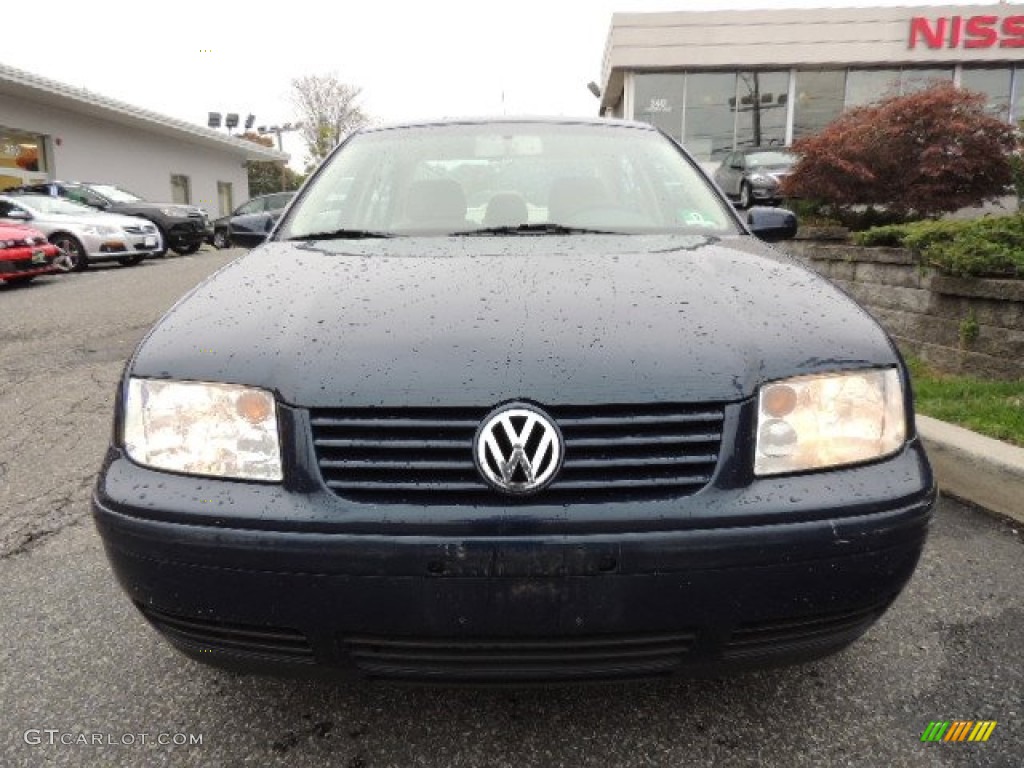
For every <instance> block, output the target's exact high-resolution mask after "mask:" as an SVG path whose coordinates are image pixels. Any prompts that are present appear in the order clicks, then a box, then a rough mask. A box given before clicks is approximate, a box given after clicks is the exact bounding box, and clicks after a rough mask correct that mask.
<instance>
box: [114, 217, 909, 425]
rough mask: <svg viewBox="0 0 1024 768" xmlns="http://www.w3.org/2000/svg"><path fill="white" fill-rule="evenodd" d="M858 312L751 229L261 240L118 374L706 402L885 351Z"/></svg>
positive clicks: (493, 396) (400, 394)
mask: <svg viewBox="0 0 1024 768" xmlns="http://www.w3.org/2000/svg"><path fill="white" fill-rule="evenodd" d="M895 361H896V356H895V353H894V351H893V348H892V346H891V344H890V342H889V340H888V338H887V337H886V336H885V334H884V333H883V331H882V330H881V329H880V328H879V327H878V326H877V325H876V324H875V323H874V322H873V321H872V320H870V318H869V317H868V316H867V315H866V313H865V312H864V311H863V310H862V309H861V308H859V307H858V306H857V305H856V304H854V303H853V302H852V301H851V300H850V299H848V298H847V297H846V296H845V295H844V294H842V293H841V292H840V291H838V290H837V289H835V288H833V287H832V286H830V285H829V284H828V283H827V282H826V281H825V280H823V279H822V278H820V277H818V276H817V275H815V274H814V273H813V272H811V271H810V270H808V269H806V268H804V267H802V266H800V265H799V264H797V263H796V262H795V261H793V260H792V259H790V258H789V257H787V256H784V255H782V254H780V253H779V252H777V251H774V250H773V249H771V248H768V247H767V246H765V245H763V244H761V243H760V242H759V241H757V240H755V239H754V238H752V237H748V236H736V237H731V238H728V239H725V240H719V241H711V240H708V239H706V238H700V237H688V238H681V237H678V236H677V237H668V236H656V237H654V236H652V237H648V236H643V237H640V236H568V237H551V236H548V237H522V236H521V237H503V238H486V237H466V238H395V239H388V240H363V241H334V242H327V243H316V244H314V243H287V242H270V243H267V244H265V245H263V246H261V247H260V248H258V249H256V250H254V251H252V252H251V253H250V254H249V255H247V256H245V257H243V258H241V259H239V260H237V261H235V262H233V263H232V264H230V265H228V266H227V267H225V268H224V269H223V270H221V271H220V272H218V273H217V274H215V275H214V276H212V277H211V278H210V279H208V280H207V281H206V282H205V283H203V284H201V285H200V286H199V287H198V288H196V289H195V290H194V291H193V292H192V293H191V294H190V295H188V296H186V297H185V298H184V299H183V300H182V301H180V302H179V303H178V304H177V305H176V306H175V307H174V308H172V309H171V311H170V312H169V313H168V314H167V315H166V316H165V317H164V318H163V319H162V320H161V321H160V323H159V324H158V325H157V326H156V327H155V328H154V330H153V331H152V332H151V333H150V335H149V336H148V337H147V338H146V339H145V340H144V341H143V343H142V344H141V345H140V347H139V349H138V350H137V352H136V355H135V357H134V359H133V361H132V363H131V368H130V370H131V372H132V374H133V375H136V376H142V377H154V378H174V379H190V380H198V381H222V382H235V383H244V384H251V385H255V386H260V387H264V388H267V389H270V390H273V391H275V392H276V393H277V394H278V396H279V397H280V398H281V399H282V400H283V401H285V402H288V403H292V404H296V405H302V406H338V405H342V404H344V405H347V406H371V405H441V404H450V405H470V404H474V405H475V404H497V403H501V402H505V401H509V400H515V399H525V400H533V401H536V402H539V403H546V404H587V403H596V402H620V403H621V402H655V401H666V402H667V401H672V402H709V401H730V400H738V399H741V398H746V397H749V396H751V395H752V394H753V393H754V391H755V390H756V387H757V386H758V384H759V383H761V382H762V381H765V380H770V379H775V378H782V377H786V376H793V375H798V374H807V373H812V372H818V371H824V370H836V369H841V368H847V367H862V366H871V365H892V364H894V363H895Z"/></svg>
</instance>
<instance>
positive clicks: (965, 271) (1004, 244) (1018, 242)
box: [853, 215, 1024, 277]
mask: <svg viewBox="0 0 1024 768" xmlns="http://www.w3.org/2000/svg"><path fill="white" fill-rule="evenodd" d="M853 242H854V243H856V244H857V245H864V246H896V247H899V246H902V247H904V248H908V249H910V250H911V251H913V252H914V253H915V254H916V255H917V256H918V258H919V259H920V261H921V263H922V264H923V265H925V266H930V267H935V268H936V269H938V270H939V271H940V272H945V273H947V274H951V275H958V276H962V277H966V276H972V275H973V276H989V277H1024V216H1020V215H1017V216H998V217H996V216H993V217H987V218H983V219H974V220H972V221H917V222H913V223H911V224H899V225H893V226H887V227H876V228H875V229H869V230H867V231H866V232H859V233H857V234H855V235H854V236H853Z"/></svg>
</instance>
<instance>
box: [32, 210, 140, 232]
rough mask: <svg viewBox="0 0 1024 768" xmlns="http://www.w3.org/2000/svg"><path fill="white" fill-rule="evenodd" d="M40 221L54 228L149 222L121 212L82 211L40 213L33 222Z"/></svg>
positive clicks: (115, 225)
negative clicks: (71, 213)
mask: <svg viewBox="0 0 1024 768" xmlns="http://www.w3.org/2000/svg"><path fill="white" fill-rule="evenodd" d="M37 221H38V222H39V225H40V226H45V227H46V228H48V229H50V230H53V229H54V228H57V229H60V228H69V229H78V228H82V227H93V226H104V227H137V226H140V225H143V224H149V222H148V221H146V220H145V219H141V218H139V217H138V216H125V215H122V214H119V213H103V212H101V211H97V212H96V213H82V214H74V215H66V214H58V213H47V214H39V215H38V218H36V219H33V224H35V222H37Z"/></svg>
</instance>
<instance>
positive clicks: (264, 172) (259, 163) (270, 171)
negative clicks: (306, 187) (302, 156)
mask: <svg viewBox="0 0 1024 768" xmlns="http://www.w3.org/2000/svg"><path fill="white" fill-rule="evenodd" d="M241 138H243V139H247V140H249V141H251V142H253V143H255V144H261V145H263V146H264V147H273V146H274V140H273V139H271V138H270V137H269V136H260V135H259V134H258V133H243V134H242V135H241ZM245 167H246V170H247V171H248V173H249V195H250V196H252V197H257V196H259V195H268V194H270V193H271V192H282V191H284V190H291V189H298V188H299V187H300V186H301V185H302V182H303V181H305V180H306V177H305V175H303V174H300V173H296V172H295V171H293V170H292V169H291V168H289V167H288V166H287V165H285V166H284V178H283V179H282V176H281V163H275V162H272V161H269V160H250V161H249V162H247V163H246V164H245ZM282 183H283V185H284V190H282Z"/></svg>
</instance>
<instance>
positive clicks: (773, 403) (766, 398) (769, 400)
mask: <svg viewBox="0 0 1024 768" xmlns="http://www.w3.org/2000/svg"><path fill="white" fill-rule="evenodd" d="M761 408H762V409H763V410H764V412H765V413H767V414H768V415H769V416H774V417H775V418H777V419H781V418H782V417H783V416H787V415H789V414H790V413H792V412H793V409H794V408H796V392H795V391H794V390H793V388H792V387H789V386H786V385H785V384H776V385H774V386H772V387H769V388H768V390H767V391H765V392H764V394H763V395H762V396H761Z"/></svg>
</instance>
